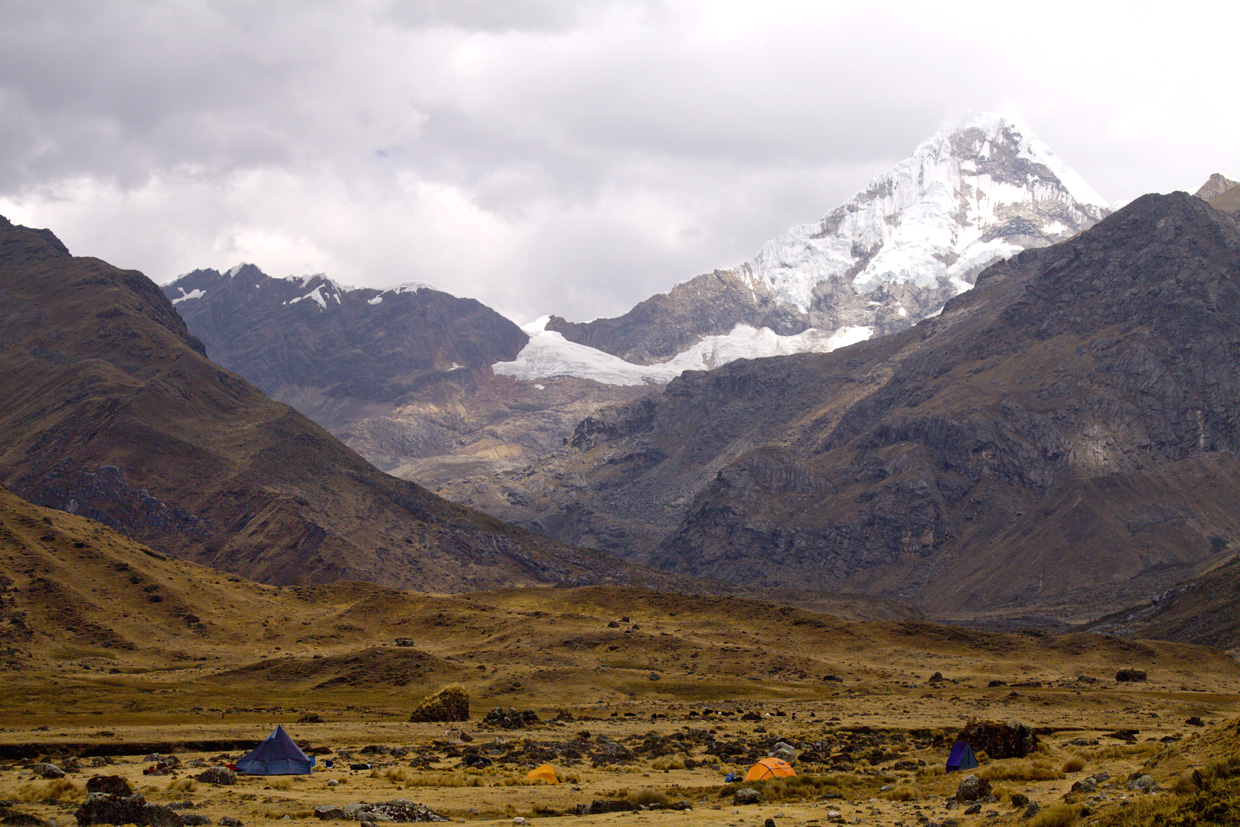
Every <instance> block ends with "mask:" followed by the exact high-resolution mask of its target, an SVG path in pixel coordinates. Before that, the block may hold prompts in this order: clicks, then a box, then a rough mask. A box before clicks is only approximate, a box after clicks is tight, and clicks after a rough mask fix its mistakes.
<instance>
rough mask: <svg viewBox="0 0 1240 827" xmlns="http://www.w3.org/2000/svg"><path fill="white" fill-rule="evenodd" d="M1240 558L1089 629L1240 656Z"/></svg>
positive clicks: (1232, 559) (1090, 626)
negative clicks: (1200, 647) (1216, 649)
mask: <svg viewBox="0 0 1240 827" xmlns="http://www.w3.org/2000/svg"><path fill="white" fill-rule="evenodd" d="M1237 606H1240V557H1233V558H1231V559H1230V560H1228V561H1226V562H1224V563H1223V564H1222V565H1220V566H1218V567H1217V568H1214V569H1211V570H1210V571H1208V572H1206V573H1205V574H1203V575H1201V576H1199V577H1195V578H1193V579H1192V580H1189V581H1188V582H1186V583H1182V584H1180V585H1179V586H1176V587H1175V588H1173V589H1171V590H1169V591H1167V592H1164V593H1163V594H1160V595H1158V596H1157V597H1155V598H1154V599H1153V600H1151V601H1150V602H1148V603H1145V604H1143V605H1141V606H1137V607H1133V608H1129V609H1125V610H1124V611H1121V612H1117V613H1116V614H1114V615H1112V616H1110V617H1105V618H1102V619H1101V620H1099V621H1097V622H1095V623H1092V624H1090V625H1089V626H1088V627H1087V628H1086V631H1090V632H1094V633H1103V634H1118V635H1124V636H1127V637H1143V638H1154V639H1157V640H1174V641H1178V642H1181V643H1196V644H1200V645H1203V646H1214V647H1216V648H1218V649H1222V650H1223V651H1225V652H1227V653H1229V654H1231V655H1232V656H1233V657H1236V656H1240V612H1237V611H1236V607H1237Z"/></svg>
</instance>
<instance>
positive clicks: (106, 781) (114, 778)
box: [86, 775, 133, 795]
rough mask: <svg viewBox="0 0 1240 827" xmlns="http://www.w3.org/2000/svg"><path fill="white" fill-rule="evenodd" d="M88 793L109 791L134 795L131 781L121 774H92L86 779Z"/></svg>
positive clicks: (110, 793)
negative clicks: (130, 784)
mask: <svg viewBox="0 0 1240 827" xmlns="http://www.w3.org/2000/svg"><path fill="white" fill-rule="evenodd" d="M86 792H87V793H107V794H108V795H133V788H132V787H130V786H129V782H128V781H126V780H125V779H124V778H122V777H120V776H119V775H92V776H91V777H90V778H88V779H86Z"/></svg>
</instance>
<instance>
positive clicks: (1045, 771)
mask: <svg viewBox="0 0 1240 827" xmlns="http://www.w3.org/2000/svg"><path fill="white" fill-rule="evenodd" d="M977 775H978V777H980V778H984V779H986V780H987V781H989V782H991V783H994V782H995V781H1058V780H1059V779H1061V778H1063V777H1064V774H1063V773H1062V772H1060V771H1059V770H1057V769H1055V768H1054V767H1052V766H1050V765H1049V764H1048V763H1046V761H1045V760H1044V759H1041V760H1039V759H1030V758H1006V759H1004V760H1002V761H992V762H991V763H990V764H989V765H987V766H985V767H982V768H980V769H979V770H978V771H977Z"/></svg>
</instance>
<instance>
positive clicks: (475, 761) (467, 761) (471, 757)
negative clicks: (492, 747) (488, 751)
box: [461, 752, 491, 770]
mask: <svg viewBox="0 0 1240 827" xmlns="http://www.w3.org/2000/svg"><path fill="white" fill-rule="evenodd" d="M461 764H463V765H464V766H466V767H472V768H473V769H476V770H480V769H482V768H483V767H489V766H491V759H490V758H487V757H486V756H485V755H479V754H478V753H476V752H471V753H469V754H468V755H466V756H465V757H464V758H462V759H461Z"/></svg>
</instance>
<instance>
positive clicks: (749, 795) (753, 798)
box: [732, 787, 766, 805]
mask: <svg viewBox="0 0 1240 827" xmlns="http://www.w3.org/2000/svg"><path fill="white" fill-rule="evenodd" d="M763 801H766V796H764V795H763V794H762V793H760V792H758V791H757V790H755V789H754V788H753V787H741V788H740V789H739V790H737V791H736V793H735V794H734V795H733V796H732V803H733V804H738V805H739V804H761V803H762V802H763Z"/></svg>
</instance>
